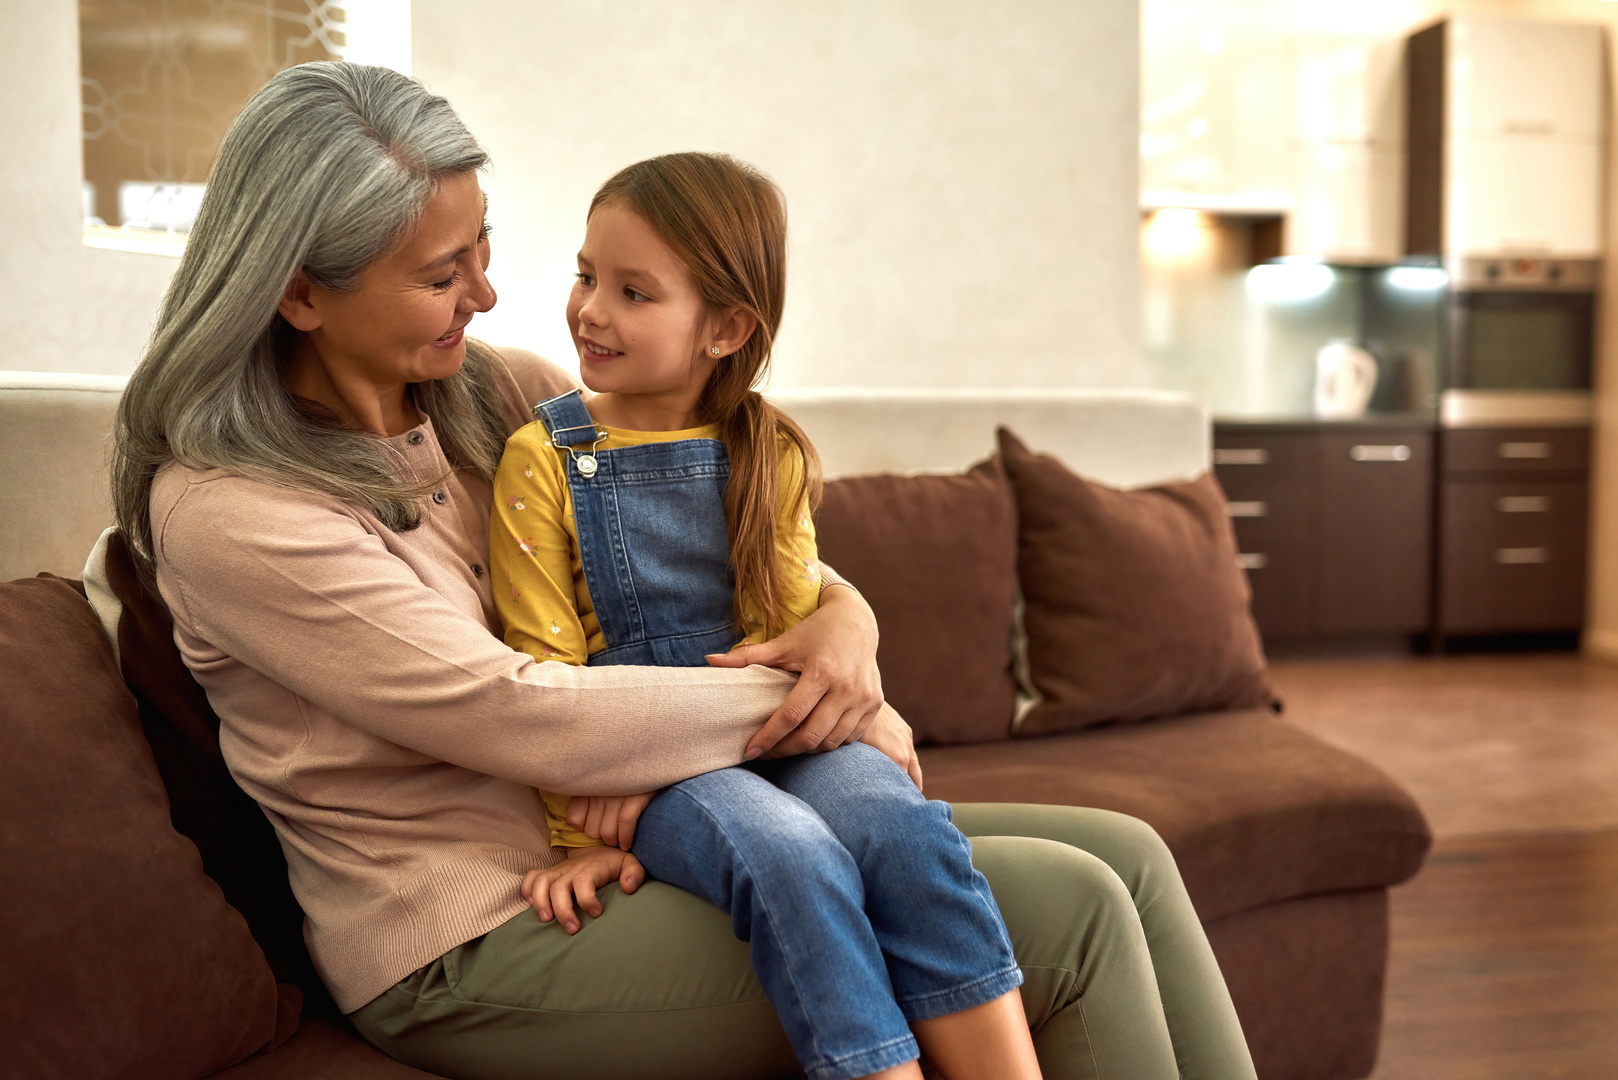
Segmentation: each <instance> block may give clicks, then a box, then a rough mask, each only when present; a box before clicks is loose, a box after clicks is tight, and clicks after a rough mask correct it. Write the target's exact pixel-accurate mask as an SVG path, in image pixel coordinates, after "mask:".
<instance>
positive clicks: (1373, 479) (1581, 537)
mask: <svg viewBox="0 0 1618 1080" xmlns="http://www.w3.org/2000/svg"><path fill="white" fill-rule="evenodd" d="M1589 461H1590V433H1589V431H1588V429H1584V428H1451V429H1444V430H1442V431H1439V430H1435V429H1434V428H1433V427H1432V426H1431V425H1430V424H1427V423H1425V422H1418V421H1409V422H1400V421H1381V422H1377V421H1369V422H1353V423H1341V422H1323V423H1311V422H1306V421H1305V422H1297V423H1241V422H1221V423H1218V424H1215V425H1214V469H1215V472H1216V473H1217V475H1218V477H1219V482H1220V484H1221V485H1223V487H1224V489H1225V495H1226V497H1227V498H1228V500H1229V505H1230V515H1231V519H1232V524H1233V526H1234V527H1235V531H1236V543H1237V550H1238V551H1239V552H1240V553H1241V554H1240V555H1239V556H1238V560H1239V562H1240V563H1241V565H1242V567H1243V568H1244V569H1245V570H1246V571H1247V579H1248V582H1249V584H1250V585H1251V586H1252V590H1253V617H1254V619H1255V620H1256V621H1257V622H1258V626H1259V629H1260V631H1262V632H1263V634H1264V637H1265V639H1266V640H1270V641H1275V640H1285V639H1300V638H1314V637H1328V636H1344V635H1393V634H1401V635H1402V634H1431V635H1432V636H1433V637H1434V638H1435V639H1438V640H1440V641H1442V639H1444V638H1445V637H1449V636H1456V635H1485V634H1504V633H1519V632H1523V633H1538V632H1551V631H1569V630H1578V629H1580V628H1581V627H1582V626H1583V623H1584V604H1585V600H1584V594H1585V564H1586V559H1587V554H1586V545H1587V539H1586V536H1587V531H1588V503H1589V485H1588V476H1587V473H1588V469H1589Z"/></svg>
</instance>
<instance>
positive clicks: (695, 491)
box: [534, 390, 741, 667]
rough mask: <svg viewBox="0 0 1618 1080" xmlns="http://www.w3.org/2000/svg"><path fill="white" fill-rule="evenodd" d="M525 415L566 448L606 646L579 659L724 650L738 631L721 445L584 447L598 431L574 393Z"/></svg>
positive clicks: (682, 662) (680, 658)
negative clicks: (533, 419) (591, 654)
mask: <svg viewBox="0 0 1618 1080" xmlns="http://www.w3.org/2000/svg"><path fill="white" fill-rule="evenodd" d="M534 415H535V416H537V417H538V418H539V421H540V423H542V424H544V425H545V430H546V431H547V432H549V433H550V437H551V442H552V443H553V444H554V445H556V446H559V447H565V448H567V450H568V454H567V462H566V465H565V467H566V470H567V487H568V492H569V494H571V495H572V496H573V523H574V525H575V527H576V528H577V529H578V534H579V560H580V561H581V562H582V563H583V564H584V580H585V582H586V583H587V584H588V586H589V589H590V599H591V600H592V601H594V603H595V613H596V618H597V619H598V620H599V621H600V623H601V633H602V635H603V636H604V637H605V638H606V639H607V647H606V649H604V650H603V651H601V652H598V653H596V654H595V655H594V656H591V657H590V661H589V662H590V663H591V664H592V665H595V664H637V665H640V666H642V667H704V666H706V661H704V660H703V657H704V656H706V655H708V654H709V653H722V652H726V651H727V650H729V649H730V647H731V646H732V645H734V644H736V642H737V641H739V640H740V639H741V636H740V635H739V634H737V633H736V631H735V629H734V627H733V625H732V622H731V620H732V617H733V615H732V611H733V604H732V597H733V596H734V593H735V581H734V577H733V576H732V574H731V570H730V529H729V526H728V525H727V524H726V522H725V482H726V481H727V480H728V479H730V458H729V456H728V455H727V454H726V453H725V444H724V443H722V442H720V441H719V440H717V439H681V440H679V441H678V442H660V443H645V444H643V445H640V446H621V447H618V448H617V449H615V450H595V449H593V447H594V445H595V444H596V443H597V442H600V441H601V434H600V432H598V431H597V430H596V424H595V421H594V420H593V419H591V418H590V413H589V412H588V411H587V410H586V409H585V407H584V401H583V399H582V398H581V397H580V396H579V392H578V391H577V390H574V391H572V392H570V393H566V394H562V395H561V396H560V397H553V398H551V399H550V400H548V401H542V402H540V403H539V404H538V405H536V406H534ZM592 462H593V463H594V464H593V465H592V464H591V463H592Z"/></svg>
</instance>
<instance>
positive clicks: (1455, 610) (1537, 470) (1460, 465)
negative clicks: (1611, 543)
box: [1434, 428, 1590, 637]
mask: <svg viewBox="0 0 1618 1080" xmlns="http://www.w3.org/2000/svg"><path fill="white" fill-rule="evenodd" d="M1441 456H1442V459H1443V460H1442V473H1441V476H1442V480H1441V483H1440V485H1439V499H1438V502H1439V509H1438V513H1439V540H1438V567H1439V582H1438V604H1437V613H1436V620H1435V626H1434V633H1435V634H1437V635H1438V636H1440V637H1444V636H1448V635H1455V634H1492V633H1511V632H1543V631H1567V630H1577V629H1579V628H1580V627H1582V626H1583V624H1584V591H1585V585H1584V581H1585V561H1586V546H1587V540H1586V536H1587V532H1588V503H1589V485H1588V479H1587V469H1588V467H1589V460H1590V433H1589V431H1588V430H1587V429H1584V428H1475V429H1458V430H1449V431H1445V432H1444V433H1443V441H1442V447H1441Z"/></svg>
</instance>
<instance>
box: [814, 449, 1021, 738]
mask: <svg viewBox="0 0 1618 1080" xmlns="http://www.w3.org/2000/svg"><path fill="white" fill-rule="evenodd" d="M815 529H816V532H817V535H818V538H819V544H820V553H821V557H822V558H824V559H825V560H826V562H828V563H830V564H831V565H832V566H835V567H836V568H837V572H838V573H839V574H841V575H843V576H844V577H845V578H847V579H848V580H849V581H850V582H851V583H852V584H853V585H854V586H855V587H857V588H858V589H859V590H860V592H861V593H863V594H864V596H865V599H866V600H867V601H868V602H869V603H870V605H871V608H872V610H874V611H875V612H876V618H877V622H878V624H879V625H880V626H881V628H882V639H881V644H880V645H879V646H878V650H877V662H878V663H879V664H880V665H881V667H882V687H883V690H884V692H885V693H886V694H887V698H888V700H889V701H890V702H891V703H892V704H893V707H894V708H895V709H897V710H898V711H899V713H900V714H901V715H902V716H904V718H905V719H906V720H908V721H909V722H910V725H911V727H912V728H913V729H914V731H915V735H916V741H917V742H918V743H966V742H983V741H985V740H989V739H1003V738H1005V737H1006V736H1007V735H1008V734H1009V732H1010V730H1011V717H1012V713H1013V711H1014V709H1015V707H1016V697H1017V684H1016V680H1015V678H1014V676H1013V674H1012V660H1011V655H1012V654H1011V636H1012V607H1013V603H1014V599H1015V597H1014V591H1013V583H1014V581H1015V574H1016V559H1017V512H1016V506H1015V504H1014V503H1013V501H1012V497H1011V489H1010V487H1009V486H1008V485H1007V483H1006V476H1005V472H1004V471H1003V470H1002V469H1001V467H1000V463H999V462H998V461H997V460H995V459H992V458H991V459H990V460H988V461H984V462H980V463H979V464H977V465H975V466H973V467H972V468H971V469H970V470H968V471H967V472H966V473H965V474H964V475H952V476H932V475H927V476H893V475H882V476H858V477H849V478H845V479H841V480H832V481H830V482H829V483H827V484H826V493H825V497H824V499H823V500H822V502H821V505H820V511H819V513H818V514H817V515H816V517H815Z"/></svg>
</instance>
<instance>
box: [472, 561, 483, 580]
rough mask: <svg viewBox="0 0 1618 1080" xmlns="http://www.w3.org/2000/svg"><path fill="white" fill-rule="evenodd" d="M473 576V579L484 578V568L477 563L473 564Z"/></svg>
mask: <svg viewBox="0 0 1618 1080" xmlns="http://www.w3.org/2000/svg"><path fill="white" fill-rule="evenodd" d="M472 576H473V577H482V576H483V567H482V566H480V565H479V564H477V563H473V564H472Z"/></svg>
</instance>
